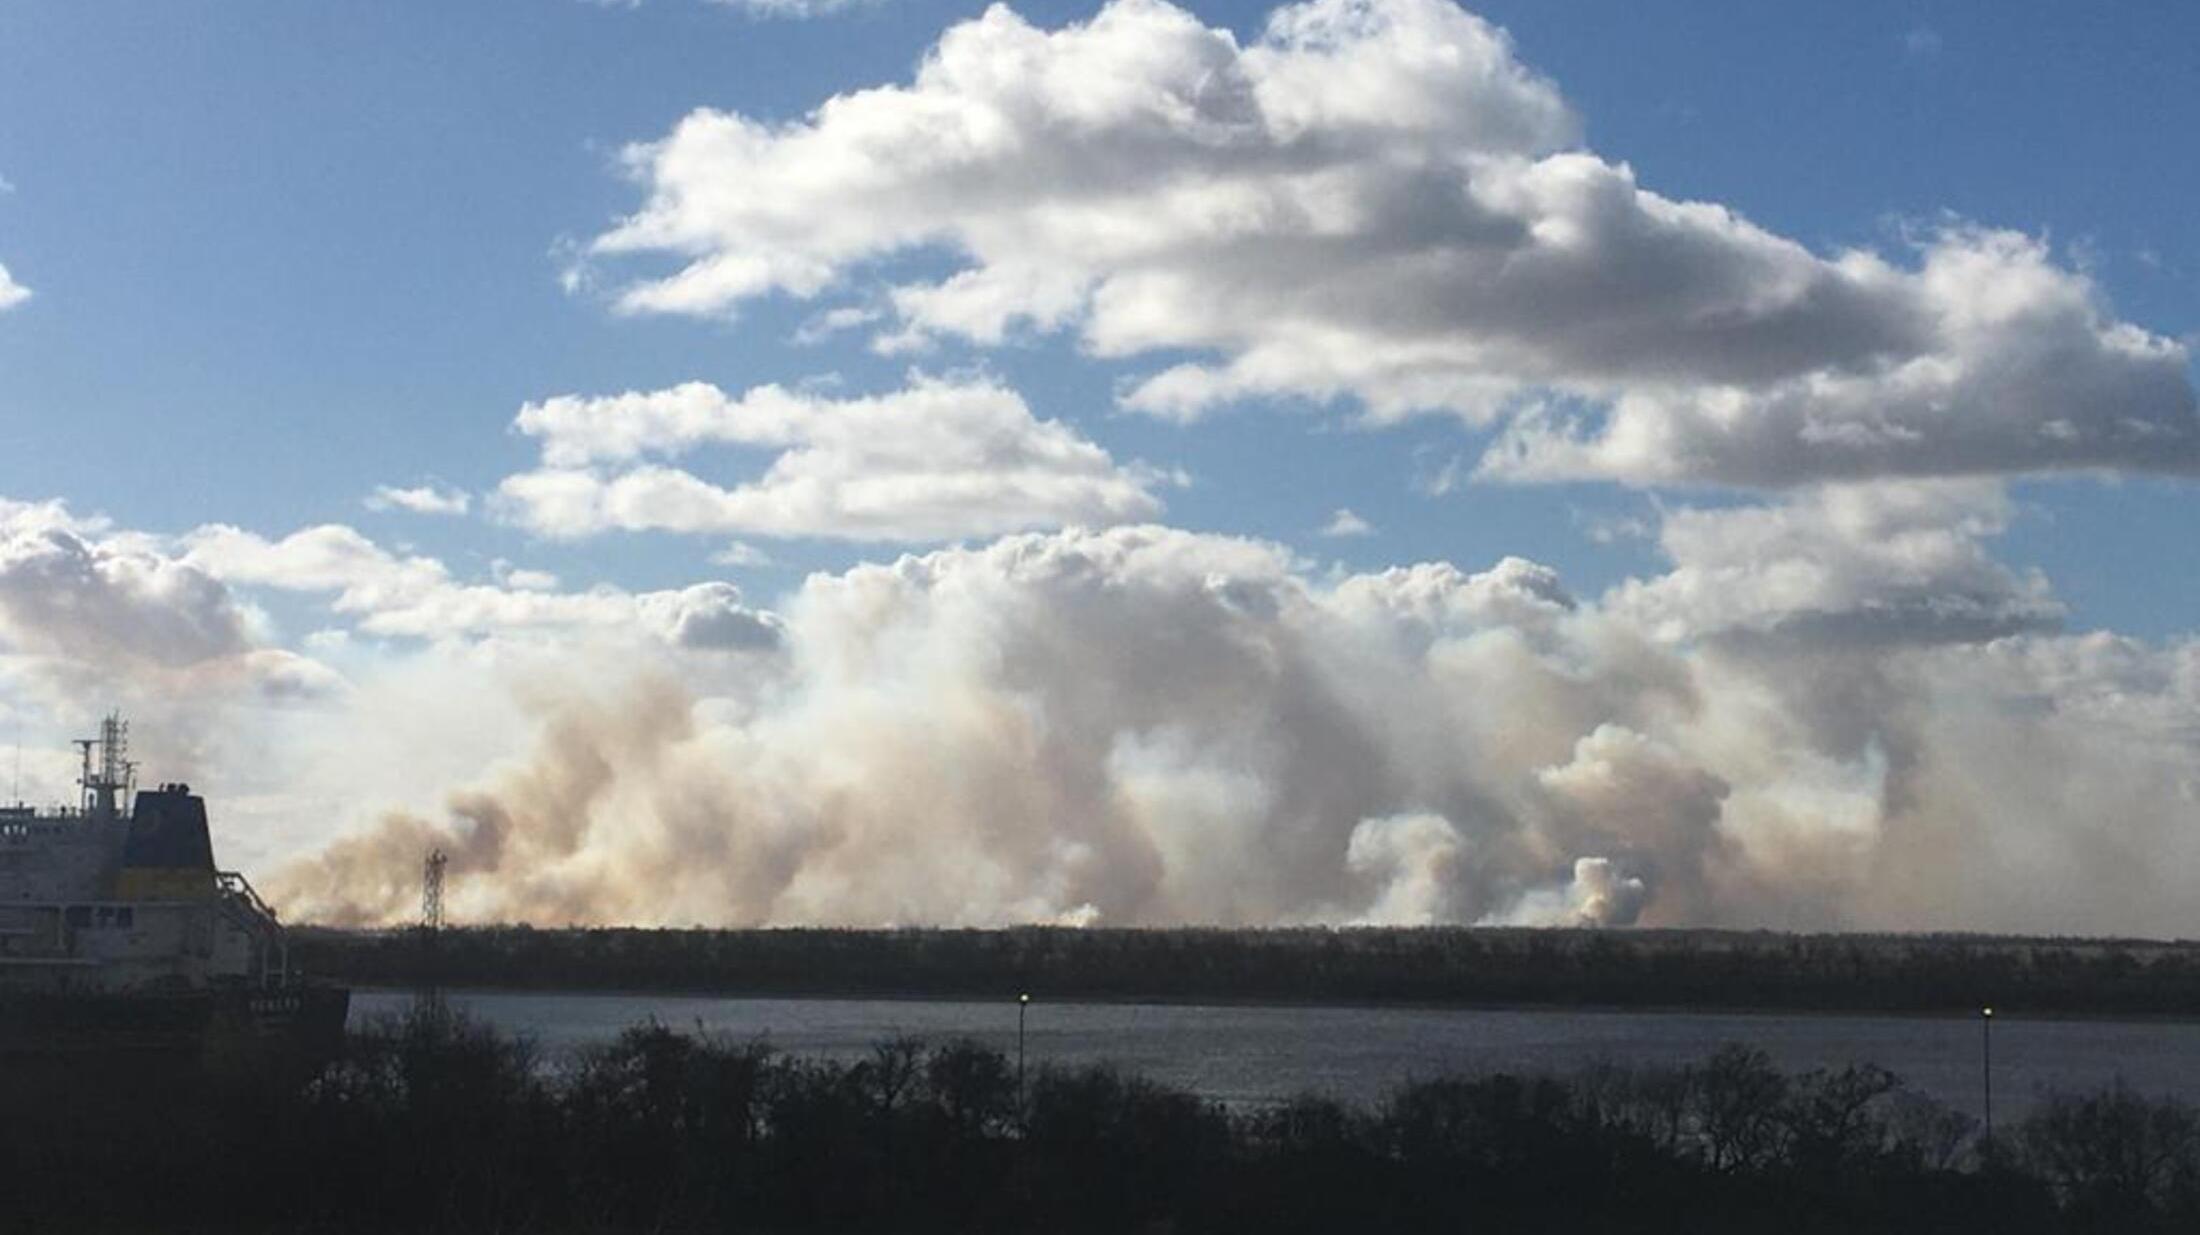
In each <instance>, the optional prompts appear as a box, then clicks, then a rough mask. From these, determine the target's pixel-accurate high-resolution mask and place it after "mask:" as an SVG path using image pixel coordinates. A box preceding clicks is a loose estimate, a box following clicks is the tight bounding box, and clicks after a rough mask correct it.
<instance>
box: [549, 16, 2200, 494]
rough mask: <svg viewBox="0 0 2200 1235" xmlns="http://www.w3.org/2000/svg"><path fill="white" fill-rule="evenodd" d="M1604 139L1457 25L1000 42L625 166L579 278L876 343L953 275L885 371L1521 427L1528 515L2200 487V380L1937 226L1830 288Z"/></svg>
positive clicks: (1502, 463) (1841, 268) (1134, 22)
mask: <svg viewBox="0 0 2200 1235" xmlns="http://www.w3.org/2000/svg"><path fill="white" fill-rule="evenodd" d="M1579 134H1580V127H1579V124H1578V121H1577V120H1576V118H1575V116H1574V115H1573V113H1572V111H1571V110H1570V109H1569V107H1568V105H1567V104H1566V102H1565V100H1564V98H1563V97H1562V96H1561V94H1560V93H1559V90H1558V88H1557V87H1556V86H1555V85H1554V84H1553V83H1551V82H1550V81H1548V80H1547V79H1545V78H1543V77H1540V76H1538V75H1537V74H1535V73H1534V72H1533V71H1531V70H1530V69H1528V68H1527V67H1526V66H1524V65H1523V64H1522V63H1521V62H1520V61H1519V60H1518V58H1517V57H1516V56H1515V54H1514V51H1513V48H1512V45H1511V43H1510V41H1509V40H1508V39H1507V38H1506V37H1505V36H1504V34H1503V32H1501V31H1499V30H1498V29H1496V28H1495V27H1493V26H1491V25H1490V24H1489V23H1487V22H1485V21H1483V20H1481V19H1479V18H1477V17H1475V16H1473V15H1471V14H1469V13H1466V12H1464V11H1462V10H1460V9H1458V8H1456V7H1454V6H1453V5H1451V4H1450V3H1448V0H1310V2H1308V3H1304V4H1298V5H1292V6H1288V7H1285V8H1281V9H1278V10H1277V11H1276V12H1275V13H1274V14H1273V15H1272V16H1271V18H1270V20H1269V22H1268V24H1267V26H1266V27H1265V28H1264V29H1263V30H1262V31H1261V33H1260V34H1259V35H1258V36H1257V37H1255V38H1253V39H1252V40H1251V41H1249V42H1246V43H1243V44H1241V43H1240V42H1239V41H1238V40H1237V39H1236V38H1235V37H1234V36H1233V35H1232V34H1231V33H1230V32H1229V31H1227V30H1223V29H1218V28H1213V27H1209V26H1207V25H1205V24H1203V23H1202V22H1201V21H1200V20H1199V19H1198V18H1196V17H1195V16H1194V15H1192V14H1191V13H1188V12H1186V11H1185V10H1183V9H1180V8H1177V7H1174V6H1172V5H1170V4H1167V3H1164V2H1163V0H1115V2H1114V3H1110V4H1108V5H1106V6H1105V7H1103V8H1102V9H1101V10H1100V11H1099V13H1098V14H1096V15H1095V16H1093V17H1092V18H1091V19H1090V20H1089V21H1085V22H1082V23H1077V24H1072V25H1068V26H1064V27H1062V28H1059V29H1053V30H1048V29H1042V28H1040V27H1037V26H1034V25H1033V24H1031V23H1030V22H1028V21H1027V20H1025V19H1024V18H1022V17H1021V16H1019V15H1018V14H1016V13H1015V12H1014V11H1013V10H1011V9H1009V8H1007V7H1005V6H1001V5H996V6H994V7H992V8H990V9H988V10H987V11H986V12H985V13H984V14H983V15H981V16H979V17H977V18H973V19H971V20H969V21H965V22H962V23H959V24H957V25H955V26H953V27H951V28H950V29H948V30H947V31H946V32H945V33H944V34H943V35H942V37H941V38H940V40H939V42H938V43H937V45H936V46H935V47H934V48H933V49H932V51H931V52H930V53H929V54H928V55H927V56H926V57H925V59H924V61H923V63H922V64H921V66H920V67H919V68H918V70H917V72H916V75H915V77H914V79H913V80H912V81H910V82H909V83H907V84H899V85H881V86H876V87H873V88H870V89H865V90H858V91H853V92H850V93H846V94H841V95H838V96H835V97H833V98H831V99H828V100H825V101H824V102H823V103H821V104H820V105H819V106H818V107H817V109H816V110H815V111H813V112H811V113H810V114H808V115H807V116H804V117H801V118H799V119H796V120H793V121H788V122H773V121H769V120H766V119H763V118H759V117H752V116H746V115H741V114H736V113H731V112H723V111H713V110H701V111H696V112H694V113H692V114H690V115H689V116H687V117H686V118H685V119H683V120H682V121H681V122H680V123H679V124H678V125H677V126H676V127H675V128H674V129H673V130H672V131H671V132H670V133H668V134H666V135H665V136H664V137H663V138H661V139H660V140H657V141H655V142H651V143H648V144H645V145H639V146H636V147H634V148H633V149H632V150H631V151H630V152H629V156H628V157H629V162H630V164H631V167H632V169H633V172H634V174H635V176H636V177H637V178H638V179H639V180H640V181H641V183H642V184H643V186H644V187H645V189H646V192H647V197H646V200H645V201H644V202H643V204H642V205H641V207H640V208H639V209H638V210H637V211H635V212H634V213H633V214H632V215H631V216H629V217H627V218H625V219H624V220H622V221H620V222H619V223H618V224H617V225H616V226H615V227H613V228H611V229H610V230H609V231H607V232H605V233H604V234H603V235H602V236H600V237H598V238H597V239H596V240H595V241H594V243H593V245H592V252H593V255H594V258H595V259H596V260H597V261H600V262H608V261H613V260H621V261H624V260H628V259H634V260H646V259H647V258H648V257H649V256H650V255H658V256H660V257H662V256H669V257H671V258H672V259H674V262H675V267H676V268H675V269H673V270H672V271H671V272H670V273H661V274H658V275H657V276H655V277H644V278H642V279H640V280H639V281H636V282H633V283H630V284H629V285H628V286H627V287H626V289H625V291H624V292H623V293H622V295H621V299H620V303H621V305H622V306H623V307H624V308H626V309H628V310H632V311H648V312H684V313H717V312H721V311H723V310H724V309H725V308H726V307H728V306H730V305H733V304H736V303H738V302H740V301H742V300H745V299H748V298H752V297H757V296H762V295H766V294H784V295H791V296H795V297H803V298H815V297H825V296H832V295H839V294H841V293H842V292H843V290H844V289H852V290H853V294H855V295H857V296H859V297H862V298H863V300H862V303H863V304H864V305H865V306H866V307H868V305H869V304H870V303H872V302H873V301H875V300H876V299H877V293H878V291H879V290H880V289H878V288H877V287H876V280H877V279H880V278H886V277H890V276H887V275H885V274H884V273H883V271H884V270H885V269H887V268H888V267H886V265H885V264H884V263H885V259H889V258H892V257H895V256H897V255H901V254H906V253H911V252H925V253H943V254H946V255H949V256H950V257H951V258H952V259H953V260H955V261H956V263H957V268H956V269H954V270H953V271H952V272H951V273H950V274H948V275H947V276H946V277H944V278H942V279H940V280H938V281H933V282H911V283H902V284H899V285H895V286H891V287H887V288H885V289H883V290H884V292H885V296H884V303H886V304H889V305H891V306H892V309H893V311H894V313H895V315H896V316H897V318H898V319H899V320H898V321H896V322H893V323H889V324H887V325H886V326H885V327H883V328H882V333H881V334H880V336H879V339H878V342H879V344H880V345H881V346H883V347H889V348H891V347H905V346H911V345H916V344H919V343H921V342H922V341H923V340H925V339H926V338H929V337H936V336H956V337H961V338H965V339H968V340H971V341H974V342H976V343H978V344H981V345H983V344H992V343H996V342H999V341H1001V340H1002V339H1004V338H1005V337H1007V336H1008V335H1009V334H1010V333H1011V332H1013V331H1016V330H1041V331H1045V330H1057V329H1069V330H1075V331H1076V332H1077V333H1078V334H1079V335H1080V337H1081V339H1082V341H1083V343H1084V345H1085V346H1086V347H1087V348H1088V349H1089V350H1091V351H1093V352H1095V353H1098V354H1101V355H1104V356H1118V357H1129V356H1138V355H1143V354H1147V353H1154V352H1162V353H1181V352H1184V351H1189V352H1191V353H1192V354H1193V355H1194V357H1195V358H1194V359H1191V360H1186V361H1181V362H1179V363H1176V364H1174V365H1173V366H1172V367H1169V368H1166V369H1163V370H1162V371H1160V372H1158V373H1152V374H1149V375H1148V376H1147V377H1146V378H1145V379H1144V380H1142V381H1140V382H1138V383H1136V384H1134V385H1133V386H1132V387H1131V388H1130V389H1129V390H1128V391H1127V393H1126V395H1125V396H1124V401H1125V402H1126V404H1127V405H1128V406H1130V407H1132V408H1136V409H1140V410H1144V411H1148V412H1152V413H1154V414H1157V415H1165V416H1175V417H1187V418H1188V417H1192V416H1197V415H1200V414H1203V413H1204V412H1205V411H1207V410H1208V409H1210V408H1212V407H1213V406H1215V405H1216V404H1218V403H1222V402H1227V401H1230V400H1237V399H1244V398H1253V397H1268V396H1291V397H1296V398H1309V399H1316V400H1332V399H1340V398H1341V399H1349V400H1352V401H1354V402H1356V403H1357V404H1358V405H1360V406H1362V407H1364V408H1365V409H1366V410H1367V412H1368V413H1370V414H1372V415H1374V416H1376V417H1392V416H1401V415H1406V414H1410V413H1414V412H1421V411H1430V410H1441V411H1444V412H1448V413H1450V414H1454V415H1457V416H1461V417H1464V418H1466V419H1467V420H1468V421H1470V422H1472V423H1475V424H1496V425H1499V426H1501V428H1502V430H1503V431H1502V434H1501V438H1500V441H1499V442H1498V443H1497V444H1496V446H1495V447H1494V448H1493V449H1492V450H1491V451H1490V453H1489V454H1488V456H1487V457H1486V458H1485V459H1484V461H1483V464H1482V470H1483V472H1484V473H1485V474H1488V475H1497V476H1504V477H1509V478H1517V479H1551V478H1565V477H1605V478H1613V479H1619V480H1624V481H1628V482H1631V483H1703V482H1715V483H1727V484H1741V485H1789V484H1798V483H1806V482H1811V481H1815V480H1822V479H1836V478H1862V477H1876V476H1887V475H1909V476H1948V475H1964V474H1998V473H2014V472H2031V471H2051V470H2058V469H2085V468H2119V469H2132V470H2163V471H2176V472H2192V471H2194V470H2196V469H2200V415H2196V412H2195V398H2194V393H2193V389H2192V385H2191V382H2190V379H2189V376H2188V370H2187V364H2188V354H2187V351H2186V349H2185V347H2184V346H2183V345H2182V344H2180V343H2177V342H2175V341H2172V340H2170V339H2166V338H2163V337H2160V336H2158V335H2155V334H2152V333H2149V332H2148V331H2146V330H2144V329H2142V328H2140V327H2138V326H2135V325H2132V324H2130V323H2128V322H2124V321H2121V320H2119V319H2117V318H2116V317H2115V316H2114V315H2113V314H2112V313H2111V312H2110V311H2109V310H2108V309H2107V307H2106V306H2105V305H2104V304H2103V302H2102V299H2101V297H2100V295H2099V293H2098V291H2097V289H2095V288H2094V287H2093V286H2092V284H2091V282H2090V281H2089V280H2088V279H2087V278H2086V277H2085V275H2084V274H2083V273H2082V272H2079V271H2077V270H2073V269H2070V268H2068V267H2065V266H2061V265H2058V264H2056V263H2055V261H2054V260H2053V258H2052V256H2051V255H2050V254H2049V253H2048V252H2047V250H2046V248H2045V246H2044V245H2043V244H2041V243H2040V242H2038V241H2037V240H2034V239H2032V238H2029V237H2026V236H2023V235H2019V234H2015V233H2011V232H2007V231H1999V230H1992V229H1986V228H1980V227H1974V226H1969V225H1965V224H1961V223H1949V224H1945V225H1943V226H1940V227H1939V228H1937V229H1936V230H1934V231H1932V232H1930V233H1928V234H1926V235H1924V236H1923V237H1922V238H1921V239H1919V240H1918V241H1917V242H1916V243H1915V245H1914V250H1913V251H1912V252H1909V253H1905V254H1900V255H1897V256H1896V257H1893V258H1890V257H1888V256H1885V255H1882V254H1880V253H1877V252H1872V251H1865V250H1852V251H1843V252H1834V253H1817V252H1813V251H1812V250H1811V249H1809V248H1807V247H1806V246H1804V245H1803V244H1801V243H1798V242H1797V241H1795V240H1792V239H1789V238H1787V237H1783V236H1780V235H1778V234H1775V233H1773V232H1771V231H1768V230H1767V229H1765V228H1763V227H1760V226H1758V225H1756V224H1753V223H1752V222H1750V221H1749V220H1748V219H1747V218H1745V217H1743V216H1742V215H1741V214H1740V213H1738V212H1737V211H1736V210H1734V209H1733V208H1731V207H1729V206H1727V205H1723V204H1720V203H1715V202H1696V201H1684V200H1679V199H1676V198H1672V197H1669V196H1665V195H1663V194H1660V193H1658V192H1657V191H1655V190H1654V189H1652V188H1648V187H1645V185H1644V183H1643V182H1642V180H1641V179H1640V178H1638V175H1637V172H1636V170H1635V169H1634V168H1632V167H1629V166H1627V165H1625V164H1620V163H1615V162H1612V161H1609V160H1606V159H1604V158H1601V157H1599V156H1598V155H1596V154H1594V153H1593V152H1590V151H1588V150H1586V149H1583V148H1582V147H1581V145H1580V137H1579ZM1649 170H1650V172H1651V173H1653V174H1654V171H1655V169H1649ZM866 276H872V280H871V282H870V283H869V284H868V285H867V283H866ZM835 320H853V319H848V318H841V319H835Z"/></svg>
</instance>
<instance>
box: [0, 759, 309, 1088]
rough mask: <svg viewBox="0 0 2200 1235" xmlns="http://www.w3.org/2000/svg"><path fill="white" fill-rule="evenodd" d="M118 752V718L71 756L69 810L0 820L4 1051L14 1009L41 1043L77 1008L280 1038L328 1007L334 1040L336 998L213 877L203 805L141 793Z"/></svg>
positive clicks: (228, 882)
mask: <svg viewBox="0 0 2200 1235" xmlns="http://www.w3.org/2000/svg"><path fill="white" fill-rule="evenodd" d="M128 743H129V730H128V726H127V725H125V724H124V723H123V722H122V720H121V719H120V718H119V717H115V716H110V717H108V718H107V720H106V721H105V722H104V723H102V724H101V726H100V731H99V736H98V737H95V738H87V739H83V740H81V741H79V742H78V743H77V746H78V748H79V750H80V753H81V758H82V774H81V776H80V777H79V781H78V783H79V786H80V789H81V796H80V798H79V800H78V802H77V804H76V805H75V806H73V807H68V806H62V807H54V808H50V809H44V810H40V809H36V808H32V807H28V806H23V805H16V806H12V807H0V1046H12V1045H21V1044H22V1043H21V1042H20V1041H18V1039H20V1038H21V1037H22V1033H23V1032H25V1030H24V1024H25V1023H26V1018H25V1017H24V1016H23V1015H22V1013H23V1011H24V1009H26V1008H30V1009H35V1010H36V1011H38V1013H39V1015H38V1016H36V1017H32V1018H29V1020H30V1021H33V1022H36V1024H35V1025H33V1026H32V1028H31V1030H29V1031H28V1032H45V1031H44V1030H43V1029H39V1028H37V1026H38V1025H44V1024H46V1023H48V1022H56V1013H57V1012H58V1011H61V1010H65V1009H67V1008H70V1007H73V1006H77V1005H82V1006H85V1007H94V1006H96V1007H97V1008H98V1009H99V1010H100V1012H101V1016H100V1018H99V1019H101V1020H103V1021H107V1022H119V1023H121V1024H122V1025H123V1027H125V1028H127V1027H129V1022H130V1020H131V1018H132V1016H133V1014H134V1013H143V1014H144V1015H143V1016H142V1017H140V1019H141V1020H142V1021H143V1023H144V1025H146V1026H151V1025H154V1024H155V1023H156V1022H157V1023H158V1024H160V1025H170V1024H191V1025H200V1026H203V1024H204V1023H206V1022H207V1020H208V1019H209V1018H216V1019H218V1017H219V1015H220V1014H222V1013H223V1012H224V1011H225V1010H236V1011H241V1012H242V1013H243V1014H244V1015H245V1016H246V1017H247V1019H250V1020H253V1021H255V1022H265V1023H266V1027H268V1028H276V1027H279V1025H280V1024H281V1023H283V1022H286V1021H288V1020H291V1019H293V1018H294V1017H295V1016H296V1015H297V1014H299V1013H300V1012H301V1010H302V1009H304V1008H305V1006H306V1005H307V1004H309V1003H312V1004H316V1005H323V1004H326V1003H327V1002H328V1001H329V999H330V998H332V997H333V998H334V999H335V1000H336V1001H337V1004H338V1010H337V1011H336V1013H335V1015H336V1017H337V1022H338V1026H339V1027H340V1025H341V1018H342V1011H341V1005H342V1004H343V1003H345V1002H348V1001H346V1000H344V999H343V993H342V992H340V991H336V992H331V991H327V990H325V989H321V988H311V989H310V991H309V988H307V987H305V986H304V985H303V984H302V983H300V982H299V981H297V978H296V975H294V974H293V973H292V972H291V968H290V964H289V954H288V948H287V946H286V944H285V937H284V932H283V928H282V925H281V924H280V923H279V922H278V921H277V920H276V916H275V913H274V911H273V910H272V909H270V908H269V907H268V905H267V903H266V902H265V901H263V900H261V899H260V897H259V895H258V894H257V893H256V892H254V891H253V889H252V885H251V884H250V883H249V882H248V881H246V879H245V878H244V876H243V875H240V874H238V873H236V872H234V871H224V870H221V869H219V868H218V867H217V866H216V865H215V863H214V850H213V840H212V836H211V834H210V833H209V831H208V826H207V815H206V803H205V801H204V799H202V798H200V797H199V796H198V795H197V794H194V793H192V792H191V789H190V786H188V785H183V784H162V785H159V786H157V787H155V788H151V789H142V790H141V789H138V788H137V787H136V784H135V780H136V776H135V768H134V766H133V765H132V764H131V762H130V760H129V757H128V752H129V745H128ZM309 993H310V994H312V995H313V996H315V998H312V999H308V998H306V997H305V996H306V995H307V994H309ZM10 1013H14V1015H10ZM59 1019H61V1020H66V1019H68V1018H66V1017H62V1018H59ZM323 1019H325V1017H324V1018H323ZM57 1023H58V1022H57ZM10 1031H14V1032H10Z"/></svg>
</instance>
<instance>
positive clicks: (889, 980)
mask: <svg viewBox="0 0 2200 1235" xmlns="http://www.w3.org/2000/svg"><path fill="white" fill-rule="evenodd" d="M295 955H296V957H297V959H298V960H299V962H300V963H302V964H304V965H306V966H307V967H308V968H310V969H312V970H313V971H314V972H318V973H322V974H325V975H328V976H331V977H334V978H337V979H339V980H343V981H348V982H351V983H355V984H359V985H370V986H397V987H410V986H417V985H429V984H437V985H449V986H471V987H488V988H501V989H508V990H537V991H559V990H563V991H582V990H586V991H626V992H644V991H646V992H657V993H667V994H672V993H677V994H689V995H714V996H751V997H772V996H783V997H802V998H863V999H880V998H915V999H934V1000H938V999H989V998H1001V997H1004V996H1008V995H1012V994H1015V993H1023V992H1030V993H1033V994H1035V995H1039V996H1042V997H1045V998H1049V999H1077V1000H1082V1001H1087V1002H1106V1001H1115V1002H1131V1003H1147V1004H1172V1003H1198V1004H1208V1005H1216V1004H1233V1003H1240V1004H1253V1005H1348V1006H1386V1007H1415V1006H1419V1007H1465V1008H1580V1009H1611V1010H1627V1011H1651V1010H1676V1011H1677V1010H1691V1011H1711V1010H1718V1011H1733V1012H1752V1011H1754V1012H1861V1013H1874V1014H1927V1015H1949V1014H1956V1015H1970V1014H1975V1013H1976V1012H1977V1010H1978V1009H1979V1008H1981V1007H1983V1006H1988V1005H1991V1006H1996V1007H2000V1008H2004V1009H2007V1010H2009V1011H2011V1012H2020V1013H2023V1014H2025V1015H2031V1016H2072V1017H2106V1018H2113V1019H2125V1020H2127V1019H2134V1018H2176V1019H2200V946H2196V945H2194V944H2190V943H2184V942H2161V941H2150V940H2086V939H2020V938H2001V937H1991V936H1940V935H1871V936H1859V935H1783V934H1776V933H1771V932H1633V931H1624V932H1623V931H1577V930H1512V929H1502V930H1500V929H1471V928H1427V929H1414V930H1401V929H1372V928H1368V929H1335V930H1330V929H1292V930H1261V931H1252V930H1247V931H1226V930H1206V929H1190V930H1152V931H1138V930H1087V929H1075V930H1072V929H1054V928H1043V927H1024V928H1015V929H1009V930H999V931H980V930H890V931H854V930H847V931H843V930H820V929H789V930H751V931H715V930H645V929H631V928H628V929H566V930H535V929H531V928H527V927H467V928H457V929H449V930H445V931H442V932H440V933H439V934H438V935H436V936H434V937H433V938H432V939H431V938H430V937H428V936H425V935H423V934H421V933H420V932H406V931H400V932H345V931H334V930H327V929H315V928H306V929H302V930H300V931H299V932H297V944H296V952H295Z"/></svg>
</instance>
